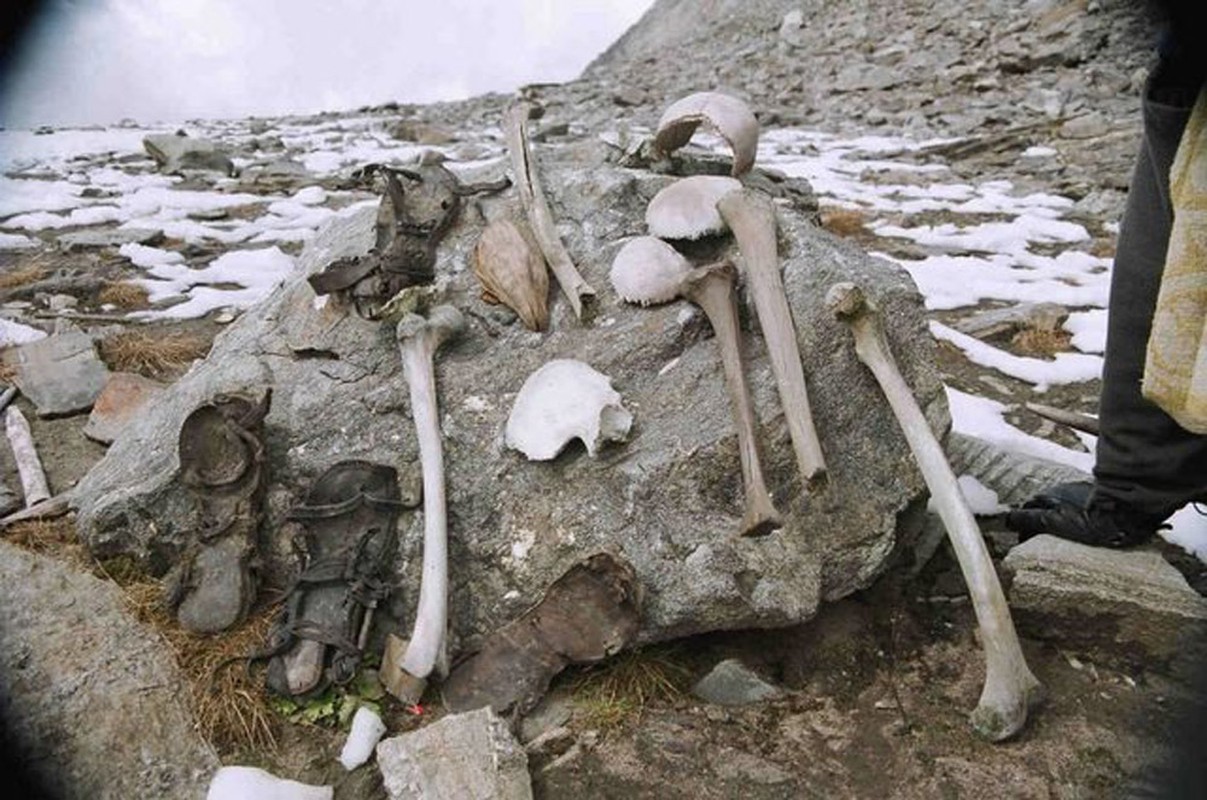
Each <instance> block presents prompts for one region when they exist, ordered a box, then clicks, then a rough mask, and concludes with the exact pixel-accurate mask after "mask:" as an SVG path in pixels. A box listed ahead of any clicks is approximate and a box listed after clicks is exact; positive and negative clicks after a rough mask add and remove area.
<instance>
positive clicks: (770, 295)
mask: <svg viewBox="0 0 1207 800" xmlns="http://www.w3.org/2000/svg"><path fill="white" fill-rule="evenodd" d="M717 210H718V211H720V212H721V217H722V218H723V219H724V220H725V222H726V224H728V225H729V228H730V230H732V231H733V235H734V237H735V238H736V239H737V240H738V248H739V249H740V250H741V251H742V259H743V262H744V264H745V267H746V284H747V285H748V286H749V287H750V291H751V294H753V295H754V306H755V309H756V310H757V311H758V314H759V324H760V325H762V327H763V336H764V337H766V339H767V351H768V354H769V355H770V357H771V371H772V372H773V373H775V383H776V386H777V387H778V388H779V393H780V402H781V403H782V404H783V407H784V417H785V420H786V422H787V424H788V434H789V435H790V436H791V437H792V448H793V450H794V451H795V452H796V463H797V465H798V466H799V467H800V471H801V476H802V477H803V478H804V480H805V483H806V484H809V483H811V482H813V481H814V480H819V479H821V478H822V477H823V476H824V475H825V472H826V462H825V458H824V457H823V456H822V452H821V442H819V441H818V439H817V428H815V427H814V425H813V412H812V411H811V410H810V408H809V393H808V390H807V389H806V388H805V373H804V370H803V369H802V368H801V360H800V349H799V347H798V346H797V343H796V327H795V325H794V324H793V322H792V311H791V309H790V308H789V307H788V296H787V295H786V294H785V293H784V281H783V278H782V277H781V276H780V264H779V256H778V254H777V253H776V244H775V208H774V207H773V206H772V205H771V198H769V197H767V196H766V195H763V194H760V193H756V192H753V191H751V190H749V189H738V190H736V191H732V192H730V193H728V194H727V195H725V196H724V197H722V198H721V200H720V201H718V203H717Z"/></svg>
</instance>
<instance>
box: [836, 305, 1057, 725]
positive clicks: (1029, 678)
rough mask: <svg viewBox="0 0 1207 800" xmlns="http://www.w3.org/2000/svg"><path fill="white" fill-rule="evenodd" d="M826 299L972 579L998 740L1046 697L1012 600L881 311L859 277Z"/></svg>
mask: <svg viewBox="0 0 1207 800" xmlns="http://www.w3.org/2000/svg"><path fill="white" fill-rule="evenodd" d="M826 306H827V307H828V308H829V309H830V310H831V311H832V312H833V313H834V315H835V316H836V317H838V318H839V319H841V320H842V321H843V322H845V323H847V325H849V326H850V328H851V332H852V334H854V337H855V353H856V355H858V356H859V360H860V361H862V362H863V363H864V364H865V365H866V366H867V367H868V369H870V370H871V372H872V374H873V375H874V376H875V377H876V381H877V382H878V383H879V384H880V387H881V389H882V390H883V391H884V396H885V397H886V398H887V399H888V403H889V406H890V407H891V408H892V410H893V414H894V415H895V416H896V417H897V421H898V422H899V423H900V424H901V430H902V432H903V433H904V434H905V439H906V441H907V442H908V443H909V447H910V451H911V452H913V454H914V458H915V460H916V461H917V462H918V469H919V470H920V471H921V473H922V477H923V478H924V479H925V481H926V485H927V487H928V488H929V489H930V492H931V495H932V498H933V501H934V505H935V507H936V508H937V510H938V512H939V517H940V518H941V519H942V520H943V525H944V527H946V528H947V535H948V539H949V540H950V541H951V546H952V549H953V550H954V551H955V554H956V558H957V559H958V561H959V562H960V571H961V572H962V573H963V574H964V581H965V582H966V583H967V584H968V591H969V594H970V595H971V596H972V606H973V610H974V611H975V612H976V618H977V624H978V625H979V626H980V631H981V642H982V644H983V646H984V649H985V686H984V689H983V690H982V692H981V699H980V701H979V702H978V703H977V707H976V709H975V710H974V711H973V712H972V715H971V720H972V726H973V728H974V729H975V730H976V731H977V733H979V734H980V735H981V736H983V737H985V738H986V739H989V740H990V741H995V742H996V741H1002V740H1003V739H1007V738H1009V737H1010V736H1013V735H1014V734H1015V733H1017V732H1018V731H1019V730H1021V729H1022V727H1023V725H1025V724H1026V722H1027V714H1028V712H1030V710H1031V709H1032V708H1034V707H1035V706H1037V705H1038V704H1039V703H1040V702H1041V701H1042V699H1043V694H1044V692H1043V686H1042V685H1041V684H1040V682H1039V681H1038V680H1036V678H1035V676H1034V675H1032V674H1031V670H1030V669H1029V668H1028V667H1027V662H1026V660H1025V659H1024V658H1023V651H1022V648H1021V647H1020V646H1019V642H1018V635H1017V634H1016V633H1015V631H1014V621H1013V620H1012V619H1011V617H1010V608H1009V606H1007V605H1006V598H1005V595H1003V594H1002V586H1001V583H1000V582H999V581H998V578H997V572H995V571H994V568H993V562H992V561H991V560H990V558H989V551H988V550H987V549H986V547H985V542H984V540H983V539H982V538H981V531H980V528H978V527H977V523H976V518H975V517H973V515H972V511H971V510H970V509H969V508H968V503H967V502H966V501H965V500H964V496H963V494H961V492H960V487H959V484H958V483H957V481H956V477H955V474H954V473H953V472H952V470H951V466H950V465H949V464H948V463H947V457H946V456H945V455H944V453H943V448H942V446H941V445H940V444H939V440H938V439H937V438H935V434H934V432H933V431H932V430H931V429H930V425H929V424H928V423H927V421H926V417H925V416H924V415H923V413H922V409H921V408H920V407H919V406H918V401H917V400H916V399H915V398H914V395H913V392H912V391H911V390H910V388H909V385H908V384H906V382H905V379H904V378H903V377H902V376H901V372H900V370H898V369H897V364H896V362H895V361H894V360H893V355H892V351H891V350H890V349H889V346H888V340H887V339H886V338H885V334H884V326H883V323H882V322H881V319H880V314H879V313H878V312H877V310H876V309H875V307H874V306H873V305H872V304H871V302H870V301H869V300H868V299H867V297H865V296H864V293H863V290H862V289H860V288H859V287H858V286H856V285H855V284H853V283H836V284H834V285H833V286H831V287H830V290H829V292H828V293H827V294H826Z"/></svg>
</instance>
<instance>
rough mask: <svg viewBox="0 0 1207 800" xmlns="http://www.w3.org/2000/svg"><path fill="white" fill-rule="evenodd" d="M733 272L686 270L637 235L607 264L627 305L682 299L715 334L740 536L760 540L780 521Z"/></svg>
mask: <svg viewBox="0 0 1207 800" xmlns="http://www.w3.org/2000/svg"><path fill="white" fill-rule="evenodd" d="M736 275H737V272H736V270H735V269H734V267H733V265H732V264H730V263H729V262H727V261H724V262H721V263H718V264H712V265H710V266H707V267H699V268H697V269H692V268H691V266H690V264H688V262H687V260H686V259H684V258H683V256H681V255H679V253H678V252H677V251H676V250H675V249H674V248H673V247H671V246H670V245H668V244H667V243H666V242H663V241H662V240H660V239H656V238H654V237H652V236H643V237H638V238H637V239H634V240H632V241H631V242H629V243H628V244H626V245H625V246H624V247H623V248H621V251H620V252H619V253H617V254H616V258H615V259H614V261H613V263H612V285H613V286H614V287H615V288H616V290H617V292H618V293H620V294H621V296H622V297H623V298H624V299H625V300H627V301H629V302H632V303H641V304H642V305H645V304H648V303H663V302H666V301H668V300H671V299H674V298H675V297H684V298H686V299H688V300H690V301H692V302H693V303H695V304H696V305H698V306H700V308H702V309H704V314H705V315H706V316H707V317H708V321H709V322H710V323H711V324H712V327H713V330H714V331H716V334H717V345H718V346H719V347H720V348H721V364H722V366H723V367H724V370H725V388H726V390H727V392H728V394H729V402H730V407H731V409H732V411H733V420H734V427H735V428H737V434H738V455H739V459H740V461H741V465H742V483H743V485H744V487H745V490H746V509H745V513H744V514H743V515H742V530H741V533H742V535H743V536H762V535H765V534H768V533H770V532H771V531H773V530H775V529H776V528H778V527H780V526H781V525H782V524H783V523H782V521H781V518H780V515H779V512H777V511H776V510H775V506H774V505H773V504H772V502H771V496H770V495H769V494H768V492H767V486H766V484H765V482H764V480H763V469H762V465H761V464H760V462H759V452H758V440H757V438H756V435H755V421H754V411H753V405H752V403H751V401H750V391H749V390H748V389H747V387H746V378H745V377H744V375H743V372H742V353H741V343H740V339H739V337H740V331H739V328H738V310H737V301H736V299H735V296H734V290H733V284H734V278H735V277H736Z"/></svg>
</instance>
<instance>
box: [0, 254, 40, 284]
mask: <svg viewBox="0 0 1207 800" xmlns="http://www.w3.org/2000/svg"><path fill="white" fill-rule="evenodd" d="M46 274H47V269H46V267H44V266H42V265H41V264H39V263H38V262H37V261H34V262H32V263H27V264H22V265H21V266H19V267H15V268H13V269H6V270H4V271H0V289H15V288H17V287H18V286H25V285H26V284H29V283H33V282H34V281H40V280H42V279H43V278H45V277H46Z"/></svg>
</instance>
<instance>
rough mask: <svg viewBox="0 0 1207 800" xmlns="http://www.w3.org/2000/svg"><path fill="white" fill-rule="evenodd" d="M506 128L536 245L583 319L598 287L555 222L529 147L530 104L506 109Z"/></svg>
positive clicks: (508, 144)
mask: <svg viewBox="0 0 1207 800" xmlns="http://www.w3.org/2000/svg"><path fill="white" fill-rule="evenodd" d="M503 128H504V131H505V133H506V135H507V149H508V151H509V152H510V153H511V166H512V170H513V171H514V172H515V179H516V188H517V189H518V190H519V193H520V203H521V204H522V205H523V206H524V213H526V214H527V215H528V223H529V225H530V226H531V228H532V234H533V236H534V237H535V238H536V243H537V246H538V247H540V249H541V253H542V254H544V256H545V261H547V262H548V263H549V269H551V270H553V276H554V277H555V278H557V282H558V285H559V286H561V287H562V292H563V293H564V294H565V295H566V299H567V300H569V301H570V307H571V308H573V309H574V316H575V317H577V318H578V319H580V320H581V319H582V318H583V300H582V299H583V298H584V297H593V296H594V295H595V290H594V289H592V288H591V285H590V284H588V283H587V282H586V280H584V279H583V276H582V275H580V274H579V272H578V269H577V268H576V267H575V266H574V261H573V260H571V258H570V254H569V253H568V252H567V251H566V246H565V245H564V244H562V239H561V237H560V236H558V234H557V226H556V224H555V223H554V221H553V212H552V211H550V210H549V201H548V200H546V199H545V192H544V191H543V190H542V189H541V184H540V181H539V180H537V174H536V165H535V164H534V163H533V161H532V152H531V150H529V148H528V105H527V104H526V103H515V104H513V105H512V106H511V107H509V108H508V109H507V113H506V114H504V116H503Z"/></svg>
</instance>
